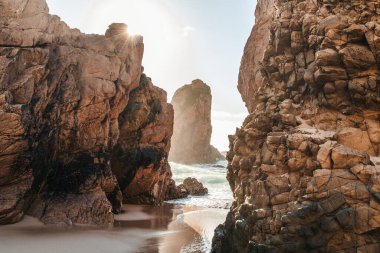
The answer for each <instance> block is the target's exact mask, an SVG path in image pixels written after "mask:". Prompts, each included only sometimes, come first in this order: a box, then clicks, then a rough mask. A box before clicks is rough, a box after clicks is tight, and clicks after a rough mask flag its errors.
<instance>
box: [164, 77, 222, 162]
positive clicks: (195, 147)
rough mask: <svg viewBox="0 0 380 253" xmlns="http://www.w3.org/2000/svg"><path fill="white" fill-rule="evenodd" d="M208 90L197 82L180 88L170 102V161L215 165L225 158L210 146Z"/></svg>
mask: <svg viewBox="0 0 380 253" xmlns="http://www.w3.org/2000/svg"><path fill="white" fill-rule="evenodd" d="M211 100H212V96H211V89H210V87H209V86H208V85H207V84H205V83H204V82H202V81H201V80H199V79H197V80H194V81H193V82H192V83H191V84H188V85H185V86H183V87H181V88H179V89H178V90H177V91H176V92H175V94H174V96H173V99H172V102H171V103H172V104H173V107H174V133H173V138H172V150H171V152H170V157H169V159H170V160H171V161H174V162H178V163H184V164H195V163H214V162H216V161H217V160H220V159H224V157H223V156H222V155H221V154H220V153H219V151H218V150H217V149H216V148H215V147H213V146H212V145H210V141H211V133H212V126H211Z"/></svg>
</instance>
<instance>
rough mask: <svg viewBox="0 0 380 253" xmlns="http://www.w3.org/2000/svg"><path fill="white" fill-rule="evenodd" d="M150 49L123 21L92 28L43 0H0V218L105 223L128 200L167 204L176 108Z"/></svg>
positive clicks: (69, 222) (1, 220)
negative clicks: (154, 71) (101, 30)
mask: <svg viewBox="0 0 380 253" xmlns="http://www.w3.org/2000/svg"><path fill="white" fill-rule="evenodd" d="M143 49H144V45H143V39H142V37H141V36H131V35H128V33H127V26H126V25H124V24H112V25H110V27H109V29H108V30H107V32H106V34H105V36H102V35H85V34H82V33H81V32H80V31H79V30H76V29H70V28H69V27H68V26H67V25H66V24H65V23H64V22H62V21H60V19H59V17H57V16H52V15H49V13H48V7H47V4H46V2H45V1H44V0H33V1H28V0H17V1H15V0H0V224H5V223H12V222H17V221H19V220H20V219H21V218H22V216H23V215H24V214H25V213H26V212H28V213H29V214H32V215H34V216H36V217H39V218H40V219H41V220H42V221H43V222H45V223H56V224H68V225H70V224H90V225H108V224H111V223H112V220H113V214H112V212H111V211H112V210H113V211H114V212H117V211H119V210H120V207H121V203H122V199H124V200H125V201H131V202H139V203H159V202H160V201H162V199H163V195H164V194H163V192H164V191H165V188H166V185H167V184H168V182H169V180H170V176H171V171H170V167H169V165H168V162H167V154H168V151H169V147H170V136H171V134H172V122H173V111H172V107H171V106H170V105H168V104H167V103H166V93H165V92H164V91H162V90H161V89H159V88H157V87H154V86H153V85H152V83H151V81H150V80H149V79H148V78H146V77H145V76H144V75H142V74H141V72H142V67H141V61H142V57H143ZM119 136H120V138H119ZM114 147H116V148H114ZM112 158H114V160H113V161H111V160H112ZM111 164H112V166H111ZM144 175H149V178H147V177H145V178H144Z"/></svg>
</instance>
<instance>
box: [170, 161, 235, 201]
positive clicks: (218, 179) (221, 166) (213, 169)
mask: <svg viewBox="0 0 380 253" xmlns="http://www.w3.org/2000/svg"><path fill="white" fill-rule="evenodd" d="M170 166H171V168H172V172H173V179H174V181H175V182H176V184H177V185H179V184H181V183H182V182H183V181H184V180H185V179H186V178H187V177H194V178H196V179H197V180H198V181H200V182H201V183H202V184H203V185H204V186H205V187H207V188H208V192H209V194H207V195H205V196H189V197H188V198H184V199H178V200H172V201H168V203H171V204H180V205H192V206H201V207H209V208H229V207H230V205H231V203H232V200H233V196H232V192H231V189H230V185H229V184H228V181H227V179H226V175H227V173H226V172H227V169H226V167H227V161H225V160H222V161H219V162H217V163H215V164H194V165H184V164H178V163H173V162H171V163H170Z"/></svg>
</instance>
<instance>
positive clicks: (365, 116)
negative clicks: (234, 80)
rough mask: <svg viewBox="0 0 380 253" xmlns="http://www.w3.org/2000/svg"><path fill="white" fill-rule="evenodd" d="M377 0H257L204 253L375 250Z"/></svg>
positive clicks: (379, 192) (379, 96)
mask: <svg viewBox="0 0 380 253" xmlns="http://www.w3.org/2000/svg"><path fill="white" fill-rule="evenodd" d="M379 56H380V3H379V2H378V1H377V0H367V1H357V0H353V1H333V0H323V1H322V0H318V1H317V0H293V1H291V0H289V1H285V0H260V1H258V6H257V9H256V25H255V27H254V28H253V31H252V34H251V36H250V38H249V40H248V42H247V45H246V48H245V51H244V56H243V59H242V65H241V69H240V76H239V90H240V92H241V94H242V97H243V99H244V101H245V102H246V104H247V107H248V109H249V112H250V115H249V116H248V117H247V118H246V120H245V121H244V123H243V126H242V127H241V128H240V129H237V131H236V134H235V135H233V136H230V151H229V153H228V155H227V159H228V162H229V165H228V176H227V177H228V180H229V182H230V185H231V189H232V191H233V192H234V197H235V201H234V203H233V206H232V208H231V212H230V213H229V215H228V217H227V220H226V222H225V224H224V225H220V226H219V227H218V228H217V230H216V233H215V237H214V240H213V252H281V253H282V252H298V253H299V252H320V253H322V252H373V253H375V252H380V177H379V175H380V157H379V155H380V74H379V67H380V57H379Z"/></svg>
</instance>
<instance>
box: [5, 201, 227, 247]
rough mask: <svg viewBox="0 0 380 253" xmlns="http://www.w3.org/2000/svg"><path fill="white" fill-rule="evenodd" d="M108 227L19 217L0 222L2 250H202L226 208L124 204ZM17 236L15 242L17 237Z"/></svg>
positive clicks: (208, 242)
mask: <svg viewBox="0 0 380 253" xmlns="http://www.w3.org/2000/svg"><path fill="white" fill-rule="evenodd" d="M123 209H124V213H123V214H120V215H116V216H115V226H114V228H112V229H106V230H99V229H91V228H83V227H72V228H57V227H51V226H45V225H43V224H41V223H40V222H39V221H37V220H36V219H34V218H31V217H28V216H27V217H25V218H24V220H23V221H22V222H20V223H18V224H14V225H8V226H2V227H0V245H1V252H2V253H16V252H17V253H33V252H55V253H64V252H65V253H66V252H70V253H76V252H78V253H79V252H80V253H87V252H88V253H98V252H99V253H100V252H102V253H103V252H112V253H119V252H120V253H121V252H123V253H176V252H181V253H193V252H197V253H199V252H208V251H209V250H210V242H211V237H212V233H213V230H214V229H215V227H216V226H217V225H218V224H219V223H222V222H223V221H224V218H225V216H226V213H227V210H225V209H211V208H199V207H191V206H190V207H189V206H180V205H170V204H165V205H162V206H159V207H152V206H136V205H126V206H124V208H123ZM20 242H21V243H20Z"/></svg>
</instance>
